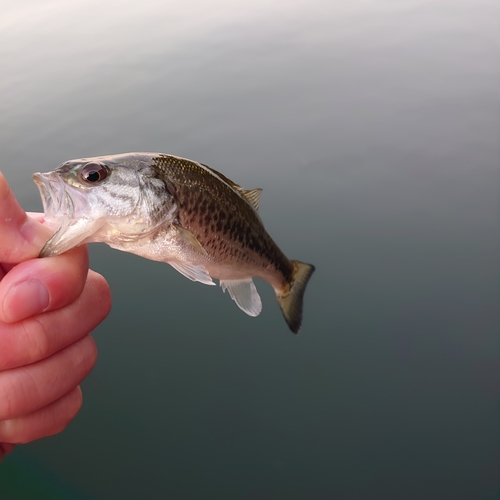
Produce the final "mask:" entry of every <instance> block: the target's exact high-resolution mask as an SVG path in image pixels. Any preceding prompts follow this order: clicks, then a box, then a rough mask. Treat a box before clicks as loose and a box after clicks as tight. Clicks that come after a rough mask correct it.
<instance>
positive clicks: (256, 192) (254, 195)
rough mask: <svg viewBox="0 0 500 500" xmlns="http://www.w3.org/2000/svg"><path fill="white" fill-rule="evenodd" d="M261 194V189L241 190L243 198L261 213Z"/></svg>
mask: <svg viewBox="0 0 500 500" xmlns="http://www.w3.org/2000/svg"><path fill="white" fill-rule="evenodd" d="M261 193H262V189H260V188H255V189H242V190H241V195H242V196H243V198H245V200H247V201H248V203H250V205H251V206H252V208H253V209H254V210H255V211H256V212H258V211H259V204H260V195H261Z"/></svg>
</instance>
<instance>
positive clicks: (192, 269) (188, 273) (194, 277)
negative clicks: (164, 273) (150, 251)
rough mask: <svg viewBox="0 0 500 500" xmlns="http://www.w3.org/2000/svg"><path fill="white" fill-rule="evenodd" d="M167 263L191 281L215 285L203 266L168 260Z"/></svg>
mask: <svg viewBox="0 0 500 500" xmlns="http://www.w3.org/2000/svg"><path fill="white" fill-rule="evenodd" d="M169 264H170V265H171V266H172V267H173V268H174V269H175V270H176V271H179V272H180V273H181V274H182V275H184V276H185V277H186V278H188V279H190V280H191V281H199V282H200V283H203V284H204V285H215V283H214V282H213V281H212V278H211V277H210V274H208V271H207V270H206V268H205V266H202V265H192V264H180V263H179V262H169Z"/></svg>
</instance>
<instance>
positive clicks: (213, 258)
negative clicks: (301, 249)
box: [33, 153, 315, 333]
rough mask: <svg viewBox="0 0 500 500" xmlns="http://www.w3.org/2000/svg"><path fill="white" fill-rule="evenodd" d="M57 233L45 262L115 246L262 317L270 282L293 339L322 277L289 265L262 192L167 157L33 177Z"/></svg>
mask: <svg viewBox="0 0 500 500" xmlns="http://www.w3.org/2000/svg"><path fill="white" fill-rule="evenodd" d="M33 180H34V182H35V183H36V185H37V187H38V189H39V191H40V196H41V198H42V203H43V208H44V213H45V215H44V219H45V221H46V222H47V224H48V225H49V227H53V229H54V231H55V232H54V234H53V235H52V236H51V237H50V239H49V240H48V241H47V243H46V244H45V246H44V247H43V248H42V250H41V252H40V257H50V256H55V255H59V254H61V253H64V252H66V251H67V250H70V249H71V248H74V247H76V246H78V245H83V244H87V243H92V242H102V243H106V244H107V245H109V246H110V247H112V248H115V249H117V250H121V251H124V252H130V253H133V254H136V255H139V256H141V257H144V258H146V259H150V260H154V261H160V262H165V263H167V264H170V265H171V266H172V267H173V268H174V269H176V270H177V271H178V272H179V273H181V274H183V275H184V276H185V277H186V278H188V279H190V280H192V281H198V282H200V283H203V284H205V285H215V284H216V283H215V282H214V281H213V280H214V279H217V280H219V284H220V286H221V288H222V290H223V291H226V290H227V291H228V292H229V295H230V297H231V298H232V299H233V300H234V301H235V302H236V304H237V305H238V307H239V308H240V309H241V310H242V311H244V312H245V313H246V314H248V315H250V316H258V315H259V314H260V312H261V310H262V301H261V298H260V295H259V293H258V291H257V289H256V287H255V284H254V282H253V278H260V279H262V280H264V281H266V282H267V283H269V284H270V285H271V286H272V287H273V289H274V292H275V294H276V298H277V301H278V304H279V306H280V308H281V311H282V313H283V316H284V318H285V321H286V322H287V324H288V327H289V328H290V330H291V331H292V332H293V333H298V332H299V329H300V327H301V324H302V310H303V298H304V292H305V289H306V286H307V283H308V281H309V279H310V277H311V275H312V273H313V272H314V270H315V267H314V266H313V265H311V264H307V263H304V262H300V261H298V260H289V259H288V258H287V257H286V256H285V254H284V253H283V252H282V251H281V250H280V248H279V247H278V245H277V244H276V243H275V242H274V241H273V239H272V238H271V236H269V234H268V233H267V231H266V230H265V228H264V225H263V222H262V220H261V218H260V215H259V204H260V197H261V192H262V189H244V188H242V187H241V186H239V185H238V184H236V183H235V182H233V181H231V180H230V179H228V178H227V177H226V176H225V175H223V174H222V173H220V172H218V171H217V170H215V169H213V168H211V167H209V166H207V165H205V164H203V163H199V162H197V161H193V160H188V159H187V158H182V157H179V156H174V155H171V154H163V153H124V154H116V155H108V156H97V157H93V158H81V159H75V160H70V161H67V162H65V163H63V164H61V165H60V166H59V167H58V168H56V169H55V170H53V171H50V172H46V173H40V172H37V173H35V174H33Z"/></svg>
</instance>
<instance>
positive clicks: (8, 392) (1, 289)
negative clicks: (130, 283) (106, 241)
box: [0, 173, 111, 461]
mask: <svg viewBox="0 0 500 500" xmlns="http://www.w3.org/2000/svg"><path fill="white" fill-rule="evenodd" d="M50 235H51V231H50V230H49V229H48V228H47V227H45V226H44V225H43V214H26V213H25V212H24V210H23V209H22V208H21V207H20V205H19V204H18V202H17V201H16V199H15V197H14V195H13V194H12V191H11V190H10V188H9V186H8V184H7V182H6V180H5V178H4V176H3V175H2V174H1V173H0V461H1V460H2V459H3V457H4V456H5V455H6V454H7V453H10V452H11V451H12V450H13V448H14V446H15V444H18V443H28V442H30V441H34V440H35V439H40V438H42V437H45V436H50V435H53V434H57V433H58V432H61V431H62V430H63V429H64V428H65V427H66V426H67V425H68V423H69V422H70V421H71V420H72V419H73V418H74V417H75V415H76V414H77V413H78V411H79V409H80V407H81V405H82V392H81V389H80V385H79V384H80V383H81V381H82V380H83V379H84V378H85V377H86V376H87V375H88V374H89V372H90V371H91V370H92V368H93V366H94V364H95V362H96V359H97V350H96V345H95V343H94V340H93V339H92V337H91V336H90V335H89V333H90V332H91V331H92V330H93V329H94V328H95V327H96V326H97V325H98V324H99V323H100V322H101V321H102V320H103V319H104V318H105V317H106V316H107V314H108V312H109V310H110V307H111V297H110V291H109V286H108V284H107V282H106V281H105V279H104V278H103V277H102V276H101V275H99V274H97V273H95V272H94V271H92V270H89V268H88V254H87V248H86V246H81V247H78V248H74V249H73V250H70V251H68V252H66V253H64V254H62V255H59V256H57V257H47V258H44V259H38V258H37V256H38V254H39V252H40V249H41V248H42V247H43V245H44V243H45V242H46V241H47V239H48V238H49V236H50Z"/></svg>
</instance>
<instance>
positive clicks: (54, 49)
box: [0, 0, 500, 500]
mask: <svg viewBox="0 0 500 500" xmlns="http://www.w3.org/2000/svg"><path fill="white" fill-rule="evenodd" d="M499 18H500V5H499V4H498V2H497V1H496V0H490V1H488V0H468V1H465V0H460V1H458V0H456V1H447V0H435V1H433V2H430V1H410V0H404V1H403V0H398V1H388V0H383V1H382V0H379V1H377V2H368V1H363V0H354V1H351V2H342V1H340V0H333V1H332V0H324V1H322V0H308V1H306V0H291V1H287V2H285V1H274V2H269V1H262V0H256V1H254V2H252V3H251V5H250V4H248V5H245V4H244V3H241V2H228V1H224V0H211V1H210V2H202V1H200V0H189V1H185V2H182V5H181V2H173V1H157V2H154V1H149V2H144V1H141V2H139V1H130V2H123V3H121V2H112V1H96V0H87V1H82V0H80V1H72V2H65V1H61V0H54V1H46V0H38V1H33V0H16V1H15V2H14V1H7V0H4V1H3V2H2V4H1V6H0V67H1V78H0V131H1V133H0V168H1V169H2V170H3V171H4V173H5V175H6V176H7V179H8V180H9V182H10V183H11V185H12V187H13V189H14V191H15V193H16V194H17V196H18V197H19V199H20V200H21V202H22V204H23V206H24V207H25V208H26V209H29V210H40V209H41V203H40V200H39V196H38V191H37V189H36V187H35V185H34V184H33V182H32V181H31V174H32V172H34V171H39V170H42V171H46V170H51V169H53V168H54V167H56V166H57V165H58V164H60V163H62V162H63V161H65V160H67V159H71V158H78V157H82V156H95V155H101V154H113V153H119V152H126V151H159V152H166V153H173V154H177V155H180V156H185V157H188V158H192V159H196V160H199V161H202V162H203V163H206V164H208V165H211V166H213V167H214V168H216V169H218V170H220V171H222V172H224V173H225V174H226V175H227V176H228V177H230V178H232V179H233V180H235V181H236V182H238V183H240V184H242V185H243V186H245V187H247V188H253V187H263V188H264V192H263V197H262V203H261V215H262V218H263V220H264V222H265V224H266V227H267V229H268V230H269V232H270V233H271V234H272V235H273V237H274V238H275V240H276V241H277V242H278V244H279V245H280V246H281V248H282V249H283V250H284V251H285V253H286V254H287V255H288V256H289V257H290V258H296V259H300V260H304V261H306V262H311V263H313V264H315V265H316V268H317V271H316V273H315V275H314V276H313V279H312V280H311V283H310V286H309V289H308V291H307V294H306V304H305V319H304V325H303V329H302V331H301V333H300V335H299V336H294V335H292V334H291V333H289V332H288V330H287V327H286V325H285V323H284V321H283V319H282V317H281V314H280V312H279V308H278V305H277V303H276V301H275V299H274V297H273V293H272V291H271V289H270V287H269V286H267V285H266V284H265V283H262V282H261V283H258V284H257V286H258V288H259V290H260V291H261V294H262V297H263V302H264V310H263V312H262V314H261V315H260V316H259V317H258V318H250V317H248V316H246V315H245V314H243V313H242V312H241V311H239V310H238V308H237V307H236V306H235V305H234V304H233V303H232V302H231V300H230V299H229V297H228V296H227V294H222V292H221V290H220V289H216V288H215V287H206V286H203V285H201V284H197V283H192V282H190V281H188V280H186V279H185V278H183V277H182V276H181V275H179V274H177V273H176V272H175V271H174V270H173V269H172V268H170V267H169V266H166V265H164V264H159V263H153V262H149V261H145V260H141V259H140V258H138V257H135V256H132V255H128V254H123V253H120V252H117V251H113V250H111V249H109V248H107V247H104V246H99V245H94V246H92V248H91V259H92V266H93V267H94V268H95V269H96V270H98V271H99V272H101V273H102V274H104V275H105V276H106V278H107V279H108V280H109V282H110V285H111V288H112V292H113V298H114V306H113V310H112V313H111V315H110V317H109V318H108V319H107V320H106V321H105V322H104V323H103V324H102V325H101V326H100V327H99V328H98V329H97V330H96V331H95V339H96V341H97V344H98V346H99V353H100V358H99V363H98V365H97V367H96V368H95V370H94V371H93V372H92V374H91V376H90V377H89V378H88V379H87V380H86V381H85V382H84V384H83V389H84V399H85V403H84V407H83V409H82V411H81V412H80V414H79V415H78V417H77V418H76V420H75V421H74V422H73V423H72V424H71V425H70V426H69V428H68V429H67V430H66V431H65V432H63V433H62V434H60V435H58V436H56V437H52V438H47V439H44V440H42V441H39V442H35V443H32V444H29V445H26V446H22V447H18V448H17V450H16V451H15V452H14V453H13V454H12V455H10V456H9V458H8V459H7V460H5V461H4V463H3V464H2V465H0V498H8V499H29V498H50V499H54V498H57V499H59V498H61V499H65V498H75V499H80V498H81V499H110V498H120V499H136V498H172V499H178V498H179V499H180V498H217V499H225V498H228V499H235V498H237V499H240V498H243V499H262V498H269V499H281V498H286V499H306V498H307V499H311V498H312V499H333V498H339V499H372V498H373V499H380V498H383V499H395V500H396V499H398V500H399V499H426V500H427V499H453V500H458V499H464V500H469V499H474V500H482V499H488V500H489V499H494V498H498V497H499V495H500V472H499V471H500V414H499V401H500V398H499V395H500V382H499V380H500V369H499V366H500V340H499V324H500V321H499V314H498V299H499V290H498V278H499V273H498V271H499V269H498V257H499V240H498V186H499V184H498V180H499V179H498V172H499V166H500V144H499V142H500V141H499V137H500V119H499V116H500V97H499V94H500V93H499V89H500V67H499V63H498V61H499V58H498V56H499V52H500V51H499V47H500V35H499V33H500V30H499V22H498V20H499ZM2 495H3V496H2Z"/></svg>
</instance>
